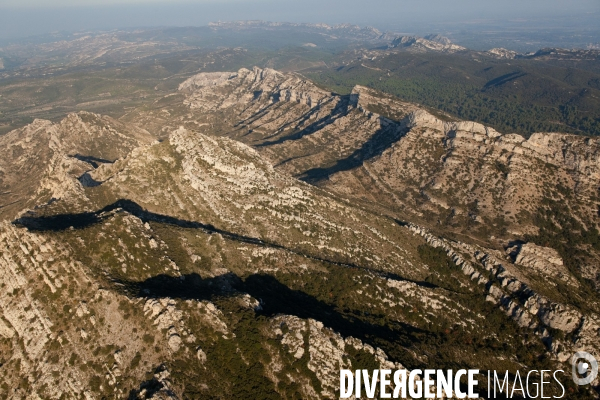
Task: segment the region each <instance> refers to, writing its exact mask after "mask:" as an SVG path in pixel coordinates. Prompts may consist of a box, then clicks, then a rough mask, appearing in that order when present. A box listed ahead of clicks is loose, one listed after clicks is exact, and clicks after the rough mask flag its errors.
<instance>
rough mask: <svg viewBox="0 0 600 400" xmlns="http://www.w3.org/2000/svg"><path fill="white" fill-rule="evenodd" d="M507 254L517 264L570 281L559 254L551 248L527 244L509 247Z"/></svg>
mask: <svg viewBox="0 0 600 400" xmlns="http://www.w3.org/2000/svg"><path fill="white" fill-rule="evenodd" d="M506 252H507V253H508V254H509V255H510V256H511V257H512V258H513V260H514V262H515V263H516V264H520V265H523V266H525V267H529V268H535V269H537V270H539V271H541V272H542V273H544V274H548V275H553V276H556V277H559V278H560V279H564V280H568V279H569V277H570V274H569V272H568V271H567V269H566V268H565V267H564V264H563V260H562V258H561V257H560V255H559V254H558V252H557V251H556V250H554V249H551V248H549V247H542V246H537V245H535V244H533V243H525V244H517V245H514V246H512V247H509V248H508V249H507V250H506Z"/></svg>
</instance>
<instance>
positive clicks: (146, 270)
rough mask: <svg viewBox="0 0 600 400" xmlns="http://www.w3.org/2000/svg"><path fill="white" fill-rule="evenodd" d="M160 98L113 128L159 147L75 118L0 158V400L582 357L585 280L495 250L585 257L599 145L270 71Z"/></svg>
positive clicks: (44, 126) (561, 263) (562, 267)
mask: <svg viewBox="0 0 600 400" xmlns="http://www.w3.org/2000/svg"><path fill="white" fill-rule="evenodd" d="M437 40H438V41H439V40H442V39H437ZM165 101H166V104H168V106H167V107H165V109H163V110H161V111H160V112H154V111H152V113H151V112H146V113H143V112H139V113H138V114H135V115H136V116H135V117H132V120H133V121H134V122H135V121H136V118H137V121H138V122H140V121H144V122H145V123H147V124H148V126H161V128H160V129H159V130H158V131H159V132H160V137H161V139H162V140H161V141H158V140H154V138H153V137H151V135H150V134H148V133H147V132H146V131H145V130H142V129H140V128H136V125H135V124H132V123H130V122H128V123H123V122H117V121H114V120H111V119H108V118H105V117H101V116H97V115H92V114H88V113H80V114H73V115H69V116H68V117H66V118H65V120H63V121H61V122H60V123H56V124H52V123H50V122H46V121H36V122H34V123H33V124H31V125H30V126H28V127H26V128H24V129H22V130H19V131H14V132H11V133H9V134H8V135H6V136H4V137H2V138H0V145H1V146H3V149H6V151H4V152H2V153H1V154H2V156H0V168H2V169H0V171H1V173H2V175H0V177H1V179H2V180H1V181H0V182H1V184H2V185H3V186H2V188H3V189H2V190H3V191H5V192H9V193H7V194H6V196H13V197H11V199H12V200H11V201H18V203H14V205H10V204H8V203H5V204H7V205H6V206H5V208H2V209H0V211H1V212H2V214H0V218H1V219H2V222H1V223H0V276H1V278H0V287H1V290H0V349H1V353H0V357H1V359H0V369H1V370H2V371H3V375H2V377H1V378H0V394H1V395H2V396H3V397H6V398H35V397H36V396H37V397H41V398H61V396H62V397H68V398H69V397H77V398H79V397H85V398H90V399H91V398H102V397H110V398H130V399H135V398H138V399H148V398H154V399H175V398H201V397H222V396H227V397H231V398H335V397H336V396H337V393H336V390H337V385H338V383H339V369H340V368H350V369H358V368H361V369H362V368H368V369H373V368H392V369H395V368H403V367H406V368H408V369H414V368H425V367H427V368H453V367H455V366H456V365H461V366H464V367H473V368H479V369H482V370H485V369H486V368H490V369H511V370H514V369H521V370H523V369H533V368H536V369H541V367H542V366H547V365H548V364H551V365H552V366H553V367H562V368H563V369H564V368H565V366H564V365H563V362H564V361H565V360H566V359H567V358H568V357H569V355H570V354H571V353H572V352H573V351H575V350H587V351H589V352H592V353H594V354H597V355H598V354H600V348H598V343H599V341H598V334H599V329H600V316H598V314H597V310H598V300H597V299H598V297H597V294H596V292H594V291H593V290H591V289H590V286H589V281H586V280H585V279H584V278H582V276H583V277H585V276H590V277H591V276H592V275H593V273H594V271H596V268H597V267H596V266H594V265H593V264H589V265H588V266H579V265H576V267H575V268H573V264H572V262H573V260H572V258H571V259H570V258H567V257H565V256H564V254H563V251H564V248H562V247H560V246H555V243H554V242H551V239H552V237H550V236H548V237H547V239H548V243H537V244H534V243H533V242H531V241H529V242H528V241H524V240H515V239H524V235H526V234H528V233H529V234H530V235H536V234H537V235H540V230H541V229H542V228H543V229H547V230H552V229H553V228H552V227H553V226H554V225H550V223H555V224H560V227H561V229H563V230H562V231H558V232H559V235H567V234H569V235H571V236H564V238H565V240H575V239H573V238H577V237H579V236H577V235H581V236H582V237H583V234H584V232H586V235H588V236H586V238H589V241H588V242H585V241H582V242H580V244H579V246H580V249H579V250H580V251H582V252H584V253H585V255H586V257H588V259H593V257H595V253H594V250H593V246H594V243H593V234H592V232H593V227H595V226H596V225H594V224H596V222H595V221H596V220H594V215H593V211H594V209H593V207H594V206H595V202H596V201H597V200H596V198H597V193H596V191H597V187H596V186H595V185H597V181H598V166H599V164H598V142H597V141H596V140H594V139H589V138H578V137H574V136H568V135H561V134H536V135H534V136H532V137H531V138H530V139H528V140H525V139H523V138H522V137H520V136H518V135H503V134H500V133H498V132H496V131H494V130H493V129H490V128H487V127H485V126H483V125H479V124H475V123H472V122H464V121H455V120H452V119H451V118H448V117H447V116H445V115H443V114H440V113H436V116H434V115H433V114H432V113H433V112H434V111H431V110H423V109H422V108H421V107H419V106H418V105H415V104H410V103H405V102H401V101H398V100H397V99H394V98H392V97H389V96H386V95H384V94H381V93H378V92H376V91H373V90H370V89H368V88H365V87H361V86H357V87H356V88H355V89H354V90H353V91H352V93H351V94H349V95H347V96H340V95H336V94H332V93H330V92H328V91H326V90H323V89H321V88H319V87H316V86H315V85H313V84H312V83H311V82H309V81H308V80H306V79H304V78H303V77H302V76H300V75H294V74H283V73H280V72H277V71H274V70H269V69H266V70H261V69H257V68H255V69H253V70H248V69H241V70H239V71H237V72H232V73H231V72H227V73H209V74H200V75H197V76H195V77H192V78H190V79H189V80H187V81H185V82H183V83H182V84H181V86H180V87H179V94H178V95H176V96H170V97H169V98H168V99H167V100H165ZM177 102H179V103H180V104H178V105H177V104H176V103H177ZM430 111H431V112H430ZM15 171H16V172H15ZM298 178H301V179H298ZM324 189H325V190H324ZM544 210H546V211H547V214H540V213H541V212H542V211H544ZM565 210H566V211H565ZM507 211H508V212H510V214H507ZM596 211H597V210H596ZM543 215H550V218H548V219H544V218H542V217H541V216H543ZM565 215H567V216H570V217H571V218H572V219H564V218H565ZM513 216H514V217H513ZM406 220H410V221H412V222H410V223H408V222H403V221H406ZM573 221H576V222H573ZM494 224H496V226H494ZM569 224H570V225H569ZM577 224H579V225H577ZM503 228H504V229H503ZM486 229H488V230H487V231H486ZM492 235H494V236H495V237H494V238H491V237H490V236H492ZM532 237H533V236H532ZM569 238H571V239H569ZM586 240H587V239H586ZM553 246H554V247H556V248H554V247H553ZM576 256H577V257H580V253H577V254H576ZM575 259H576V260H578V258H575ZM586 274H587V275H586ZM249 382H250V383H249ZM564 384H565V385H567V387H568V389H569V390H572V391H573V392H572V393H576V394H577V395H578V397H580V398H585V396H588V397H589V398H591V397H593V395H590V394H589V393H586V392H583V391H581V390H580V389H578V388H577V387H574V386H573V385H572V383H569V382H564ZM559 393H560V392H559Z"/></svg>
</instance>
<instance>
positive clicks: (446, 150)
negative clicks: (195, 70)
mask: <svg viewBox="0 0 600 400" xmlns="http://www.w3.org/2000/svg"><path fill="white" fill-rule="evenodd" d="M180 91H181V92H182V93H184V94H186V100H185V104H186V105H188V106H189V110H190V111H191V113H190V114H188V115H187V116H185V117H182V118H181V119H180V121H182V122H183V123H188V126H193V125H191V123H192V122H193V123H195V124H197V125H196V126H199V127H200V126H209V127H210V128H211V132H212V133H214V134H217V135H227V136H230V137H233V138H236V139H238V140H241V141H243V142H245V143H247V144H250V145H253V146H254V147H255V148H256V149H257V150H258V151H259V152H260V153H261V154H263V155H264V156H265V157H267V158H268V159H269V160H271V161H272V162H273V164H274V165H275V167H276V168H277V169H279V170H281V171H283V172H285V173H288V174H292V175H295V176H297V177H300V178H301V179H303V180H305V181H307V182H310V183H313V184H317V185H319V186H322V187H325V188H327V189H328V190H332V191H334V192H336V193H338V194H342V195H344V196H348V197H351V198H353V199H357V200H361V201H366V202H368V203H369V204H370V205H376V206H377V207H378V208H379V209H380V210H382V209H383V210H385V212H389V213H392V215H395V216H397V217H398V218H401V219H408V220H411V221H420V222H421V223H424V224H427V225H429V226H430V227H432V228H435V229H438V230H440V231H443V232H453V233H459V234H462V235H464V237H469V238H470V239H471V240H475V241H476V242H478V243H481V244H487V245H490V246H493V247H501V246H504V247H509V242H511V241H514V240H535V241H537V242H538V243H539V244H552V246H554V247H556V248H557V250H559V251H560V252H561V255H562V256H563V257H565V258H569V259H571V258H573V257H575V258H576V259H577V264H578V265H574V264H573V263H571V264H570V265H569V268H570V269H571V271H572V272H573V273H575V274H577V275H580V276H581V277H582V278H584V279H587V280H591V281H593V282H596V284H597V279H598V278H597V274H598V267H597V266H598V264H599V260H600V259H599V258H598V250H599V249H600V247H599V246H600V240H599V237H598V209H599V208H598V207H599V199H600V198H599V196H598V195H599V194H598V186H597V182H598V179H599V177H600V174H599V172H600V158H599V157H600V152H599V150H600V142H599V141H598V139H595V138H585V137H581V136H574V135H565V134H558V133H537V134H534V135H532V136H531V137H530V138H529V139H527V140H526V139H524V138H523V137H521V136H519V135H516V134H501V133H498V132H496V131H495V130H493V129H491V128H488V127H485V126H483V125H481V124H477V123H473V122H463V121H455V120H453V119H451V118H449V117H447V116H445V115H443V114H440V113H437V112H435V111H431V110H424V109H423V108H421V107H418V106H416V105H414V104H410V103H405V102H401V101H398V100H397V99H394V98H392V97H389V96H386V95H383V94H382V93H378V92H375V91H373V90H370V89H367V88H364V87H361V86H357V87H355V89H354V90H353V92H352V94H350V95H348V96H338V95H335V94H332V93H329V92H326V91H324V90H322V89H319V88H318V87H316V86H315V85H313V84H312V83H311V82H309V81H307V80H305V79H303V78H302V77H301V76H299V75H293V74H287V75H286V74H281V73H278V72H276V71H272V70H260V69H254V70H253V71H249V70H244V69H242V70H240V71H238V72H237V73H220V74H218V73H216V74H200V75H197V76H195V77H193V78H190V79H189V80H187V81H186V82H184V83H183V84H182V85H181V86H180ZM432 113H433V114H436V115H437V116H434V115H432ZM205 124H206V125H205Z"/></svg>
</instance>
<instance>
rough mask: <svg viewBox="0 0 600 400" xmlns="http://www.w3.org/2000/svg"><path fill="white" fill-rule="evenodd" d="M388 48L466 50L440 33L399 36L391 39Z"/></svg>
mask: <svg viewBox="0 0 600 400" xmlns="http://www.w3.org/2000/svg"><path fill="white" fill-rule="evenodd" d="M389 47H390V48H405V49H410V50H413V51H440V52H447V53H454V52H457V51H463V50H466V48H465V47H462V46H459V45H456V44H453V43H452V42H451V41H450V39H448V38H446V37H443V36H440V35H429V36H426V37H425V38H420V37H416V36H399V37H397V38H395V39H394V40H392V42H391V43H390V45H389Z"/></svg>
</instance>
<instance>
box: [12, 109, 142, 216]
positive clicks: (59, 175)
mask: <svg viewBox="0 0 600 400" xmlns="http://www.w3.org/2000/svg"><path fill="white" fill-rule="evenodd" d="M150 139H151V138H150V135H149V134H148V133H147V132H145V131H143V130H142V129H139V128H136V127H127V126H125V125H123V124H121V123H119V122H118V121H116V120H114V119H111V118H108V117H101V116H99V115H96V114H92V113H88V112H81V113H79V114H70V115H68V116H67V117H66V118H65V119H64V120H62V121H61V122H60V123H57V124H53V123H51V122H50V121H43V120H36V121H34V122H33V123H32V124H31V125H28V126H26V127H24V128H22V129H17V130H15V131H12V132H9V133H8V134H6V135H3V136H2V137H0V147H1V148H3V149H4V151H3V153H2V155H1V156H0V193H2V195H1V197H0V205H1V207H0V219H4V218H14V217H15V216H16V213H17V212H18V211H20V210H23V209H25V208H27V207H31V206H33V205H38V204H40V203H45V202H48V201H50V200H51V199H54V200H57V199H65V200H67V201H71V202H77V201H80V200H82V199H83V198H84V197H85V195H84V194H83V191H82V184H83V185H87V184H89V183H90V182H89V180H87V179H86V178H85V177H84V178H83V179H82V181H81V182H80V181H78V178H79V177H81V176H84V175H85V173H86V172H87V171H90V170H93V169H95V168H97V167H98V166H100V165H102V164H105V163H111V162H113V161H115V160H116V159H118V158H120V157H124V156H125V155H127V153H129V151H131V150H133V149H134V148H135V147H138V146H139V145H141V144H143V143H148V142H150ZM115 143H119V145H115ZM10 171H21V172H20V173H19V174H18V175H16V174H13V173H10Z"/></svg>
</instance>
